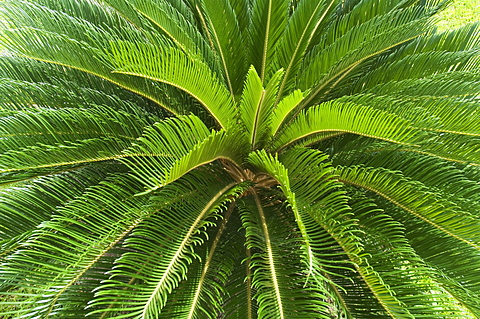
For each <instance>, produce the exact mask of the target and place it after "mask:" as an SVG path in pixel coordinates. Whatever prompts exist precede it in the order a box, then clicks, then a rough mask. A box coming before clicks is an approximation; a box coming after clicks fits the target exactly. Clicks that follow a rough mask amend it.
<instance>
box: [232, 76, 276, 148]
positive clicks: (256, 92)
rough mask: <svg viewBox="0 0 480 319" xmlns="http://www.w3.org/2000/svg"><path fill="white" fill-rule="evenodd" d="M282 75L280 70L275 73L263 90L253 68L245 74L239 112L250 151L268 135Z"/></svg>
mask: <svg viewBox="0 0 480 319" xmlns="http://www.w3.org/2000/svg"><path fill="white" fill-rule="evenodd" d="M282 75H283V71H281V70H280V71H278V72H277V73H275V75H274V76H273V77H272V78H271V79H270V81H269V82H268V84H267V86H266V88H264V87H263V85H262V79H260V77H259V76H258V74H257V72H256V70H255V69H254V68H253V67H251V68H250V70H249V72H248V74H247V78H246V80H245V89H244V91H243V94H242V101H241V103H240V109H239V112H240V118H241V119H242V122H243V123H244V124H245V127H246V131H247V134H248V135H249V140H250V144H251V148H252V150H254V149H257V148H258V147H259V146H262V144H264V143H265V142H266V139H267V138H268V137H269V135H270V134H269V133H270V132H269V130H270V123H271V117H272V111H273V108H274V103H275V98H276V94H277V91H278V85H279V83H280V80H281V78H282Z"/></svg>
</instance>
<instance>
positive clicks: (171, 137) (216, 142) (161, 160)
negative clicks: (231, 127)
mask: <svg viewBox="0 0 480 319" xmlns="http://www.w3.org/2000/svg"><path fill="white" fill-rule="evenodd" d="M245 145H246V141H245V139H244V138H243V137H242V135H241V133H240V134H238V133H237V134H235V133H233V132H232V133H228V132H226V131H224V130H221V131H218V132H217V131H212V132H210V131H209V130H208V128H207V127H206V126H205V124H204V123H203V122H202V121H201V120H200V119H199V118H198V117H196V116H193V115H192V116H183V117H178V118H173V119H167V120H164V121H162V122H158V123H156V124H155V125H153V126H150V127H148V128H147V129H146V130H145V133H144V135H143V136H142V137H140V138H139V139H138V142H136V143H134V144H133V145H132V147H130V148H129V149H128V150H127V151H126V152H125V153H124V157H125V158H124V159H122V162H124V163H125V164H127V165H128V166H129V167H130V168H131V169H132V171H133V172H134V174H135V176H136V177H137V179H139V180H140V181H141V182H142V183H144V185H145V186H146V188H147V192H148V191H151V190H154V189H157V188H160V187H163V186H164V185H166V184H169V183H171V182H173V181H175V180H176V179H178V178H180V177H181V176H182V175H184V174H186V173H187V172H189V171H191V170H192V169H194V168H196V167H199V166H202V165H204V164H207V163H210V162H213V161H214V160H216V159H220V158H222V159H227V160H230V161H233V162H234V163H237V164H239V163H243V158H244V156H245V155H244V152H245ZM227 146H228V147H227Z"/></svg>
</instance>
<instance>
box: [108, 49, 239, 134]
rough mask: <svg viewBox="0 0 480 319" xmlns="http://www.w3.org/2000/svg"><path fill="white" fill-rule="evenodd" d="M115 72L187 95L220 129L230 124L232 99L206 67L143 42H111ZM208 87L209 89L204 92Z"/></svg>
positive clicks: (183, 56)
mask: <svg viewBox="0 0 480 319" xmlns="http://www.w3.org/2000/svg"><path fill="white" fill-rule="evenodd" d="M111 47H112V53H111V54H112V56H111V59H113V61H112V62H113V63H115V64H116V68H117V70H116V71H115V72H116V73H121V74H127V75H135V76H137V77H142V78H145V79H149V80H154V81H159V82H162V83H165V84H168V85H172V86H174V87H177V88H178V89H180V90H182V91H184V92H186V93H188V94H189V95H191V96H192V97H193V98H194V99H196V100H197V101H198V102H199V103H200V104H201V105H202V106H203V107H204V108H205V109H206V110H207V111H208V112H209V113H210V114H211V115H212V116H213V118H214V119H215V120H216V121H217V123H218V124H219V125H220V127H223V128H226V127H229V126H230V125H232V123H231V122H232V118H234V115H235V109H234V104H233V97H232V96H231V95H230V94H229V93H228V90H227V88H226V87H225V86H224V84H223V83H222V82H221V81H220V80H219V79H218V78H217V77H216V76H215V74H214V73H213V72H212V71H211V69H210V68H209V66H208V65H206V64H205V63H204V62H202V61H201V60H198V59H196V58H193V57H189V56H187V55H185V54H184V53H182V52H181V51H179V50H177V49H173V48H167V49H165V48H162V47H158V46H154V45H150V44H147V43H132V42H112V43H111ZM205 87H208V88H209V90H205Z"/></svg>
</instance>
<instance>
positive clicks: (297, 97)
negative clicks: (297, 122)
mask: <svg viewBox="0 0 480 319" xmlns="http://www.w3.org/2000/svg"><path fill="white" fill-rule="evenodd" d="M304 97H305V95H304V93H302V91H300V90H295V91H293V92H292V93H290V94H289V95H287V96H286V97H285V98H283V99H282V100H281V101H280V102H279V103H278V104H277V106H276V107H275V109H274V110H273V114H272V116H271V121H272V124H271V125H272V128H271V132H272V135H276V134H277V132H278V130H279V129H280V127H281V125H282V124H283V123H284V122H285V120H286V119H287V117H288V115H289V114H290V113H291V112H292V111H293V110H295V109H296V108H297V107H298V106H299V105H300V103H301V102H302V100H303V98H304Z"/></svg>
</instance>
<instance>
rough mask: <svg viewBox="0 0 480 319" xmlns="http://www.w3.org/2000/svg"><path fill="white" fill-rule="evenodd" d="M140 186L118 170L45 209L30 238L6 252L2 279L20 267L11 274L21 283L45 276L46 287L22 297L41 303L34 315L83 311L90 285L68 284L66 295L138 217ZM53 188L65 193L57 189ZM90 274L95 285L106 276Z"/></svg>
mask: <svg viewBox="0 0 480 319" xmlns="http://www.w3.org/2000/svg"><path fill="white" fill-rule="evenodd" d="M70 182H71V181H70ZM52 186H55V185H52ZM61 186H63V185H58V186H57V187H61ZM140 187H141V185H139V184H138V183H137V182H135V181H133V180H131V179H130V180H129V179H128V178H125V177H124V176H121V175H118V176H116V177H112V178H109V179H107V180H106V181H102V182H101V183H100V184H99V185H96V186H93V187H92V188H91V189H90V190H88V191H86V192H85V193H84V194H83V195H81V196H78V197H77V198H75V199H74V200H71V201H70V203H67V205H66V206H65V207H60V208H57V209H52V210H51V211H49V213H50V214H51V213H52V212H54V211H56V214H55V215H54V216H52V217H51V218H48V219H47V221H44V222H43V223H42V224H41V225H39V226H40V227H38V228H37V229H36V230H34V231H33V233H32V235H31V236H30V238H28V239H27V240H25V242H24V243H21V245H20V247H19V249H17V250H16V251H15V252H13V253H12V254H10V256H9V257H8V260H7V261H6V263H5V265H4V266H3V272H2V276H3V278H2V280H5V281H7V282H8V281H11V280H12V279H13V278H12V277H11V276H9V274H11V273H15V272H16V271H20V270H21V271H20V274H19V275H18V276H16V277H17V278H15V281H17V282H18V284H20V285H24V286H27V285H28V286H31V287H35V286H37V285H43V284H44V283H45V281H48V283H49V284H48V287H43V288H42V291H43V293H41V294H39V295H38V296H36V297H35V298H28V299H29V300H25V301H23V302H24V303H25V302H26V303H33V304H35V303H40V304H41V306H40V307H36V310H35V315H37V316H41V317H43V318H48V317H54V316H61V313H62V312H65V313H75V312H76V311H78V312H79V313H78V314H79V315H80V314H81V315H84V314H85V311H84V309H83V308H84V307H85V304H86V303H85V301H87V302H88V300H91V298H92V297H93V294H92V289H91V288H90V290H89V291H84V292H83V293H81V292H80V291H76V290H75V289H74V288H73V292H72V294H71V295H70V296H69V293H70V287H73V286H74V285H77V284H78V282H80V283H81V281H82V279H81V278H82V276H84V275H85V274H86V272H87V271H89V270H90V269H91V268H92V267H96V265H97V261H99V260H100V259H101V258H102V257H104V256H105V255H106V254H107V253H108V252H109V250H110V249H112V248H113V247H114V246H115V245H116V244H117V243H118V242H120V241H122V240H123V239H124V238H125V236H126V235H127V234H128V233H129V232H130V230H131V229H132V228H134V227H135V226H136V224H137V223H138V222H139V221H140V220H141V215H142V211H141V209H140V208H141V207H142V205H144V204H145V201H144V200H139V199H138V198H134V194H135V193H136V192H138V191H139V189H140ZM57 192H61V193H65V191H63V190H60V189H58V188H57ZM77 192H78V190H77ZM67 194H68V193H66V194H65V195H63V194H62V195H63V196H67ZM52 195H53V194H52ZM57 196H58V195H57ZM46 200H47V199H46ZM64 201H65V199H62V201H61V202H64ZM106 212H107V214H105V213H106ZM67 265H68V266H67ZM40 270H41V271H40ZM90 276H94V274H90ZM95 277H96V279H97V280H94V281H96V284H97V285H98V284H99V283H100V281H101V280H103V279H106V278H107V275H106V274H105V273H104V274H102V273H101V272H100V273H99V274H98V275H97V276H95ZM89 279H90V280H93V278H92V277H90V278H89ZM42 283H43V284H42ZM90 286H91V285H90ZM79 298H81V299H82V300H78V299H79ZM59 301H61V302H59ZM65 301H68V302H65ZM79 305H80V308H78V306H79ZM32 316H33V313H32V312H30V313H29V317H32Z"/></svg>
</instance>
